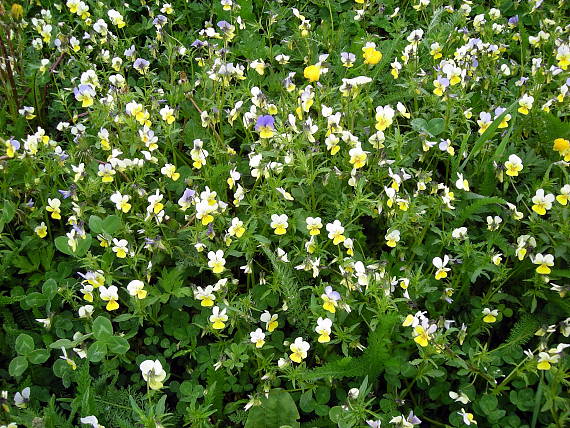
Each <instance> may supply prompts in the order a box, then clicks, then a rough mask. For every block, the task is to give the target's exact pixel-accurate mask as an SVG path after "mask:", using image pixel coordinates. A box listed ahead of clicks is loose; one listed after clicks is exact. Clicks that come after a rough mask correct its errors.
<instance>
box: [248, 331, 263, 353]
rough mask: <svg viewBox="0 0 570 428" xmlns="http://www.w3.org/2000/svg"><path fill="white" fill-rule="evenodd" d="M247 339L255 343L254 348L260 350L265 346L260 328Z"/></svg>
mask: <svg viewBox="0 0 570 428" xmlns="http://www.w3.org/2000/svg"><path fill="white" fill-rule="evenodd" d="M249 338H250V341H251V343H255V347H256V348H261V347H263V345H264V344H265V333H264V332H263V331H262V330H261V329H260V328H258V329H257V330H255V331H252V332H251V333H249Z"/></svg>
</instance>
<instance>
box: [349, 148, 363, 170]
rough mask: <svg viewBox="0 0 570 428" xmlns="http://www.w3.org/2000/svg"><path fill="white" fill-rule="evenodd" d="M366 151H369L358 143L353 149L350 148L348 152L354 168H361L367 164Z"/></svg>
mask: <svg viewBox="0 0 570 428" xmlns="http://www.w3.org/2000/svg"><path fill="white" fill-rule="evenodd" d="M366 153H367V152H365V151H364V150H362V147H361V146H360V144H358V145H357V146H356V147H353V148H352V149H350V151H349V152H348V154H349V156H350V161H349V162H350V164H351V165H352V166H353V168H355V169H359V168H362V167H363V166H364V165H366V158H367V154H366Z"/></svg>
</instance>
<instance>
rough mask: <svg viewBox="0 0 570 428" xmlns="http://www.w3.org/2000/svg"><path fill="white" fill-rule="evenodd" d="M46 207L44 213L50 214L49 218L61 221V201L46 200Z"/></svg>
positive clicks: (56, 199)
mask: <svg viewBox="0 0 570 428" xmlns="http://www.w3.org/2000/svg"><path fill="white" fill-rule="evenodd" d="M47 201H48V205H47V207H46V211H47V212H50V213H51V218H53V219H55V220H60V219H61V208H60V206H61V201H60V200H59V199H58V198H53V199H51V198H48V200H47Z"/></svg>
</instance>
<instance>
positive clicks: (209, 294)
mask: <svg viewBox="0 0 570 428" xmlns="http://www.w3.org/2000/svg"><path fill="white" fill-rule="evenodd" d="M194 298H195V299H197V300H200V306H204V307H210V306H214V300H216V296H215V295H214V287H213V286H211V285H208V286H206V288H202V287H196V290H194Z"/></svg>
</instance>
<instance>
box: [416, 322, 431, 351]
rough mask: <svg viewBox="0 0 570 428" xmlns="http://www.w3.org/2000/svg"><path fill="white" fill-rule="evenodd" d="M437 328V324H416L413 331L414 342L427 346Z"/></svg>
mask: <svg viewBox="0 0 570 428" xmlns="http://www.w3.org/2000/svg"><path fill="white" fill-rule="evenodd" d="M436 330H437V325H435V324H429V325H427V324H426V325H417V326H415V327H414V331H413V335H414V342H416V343H417V344H418V345H420V346H421V347H424V348H425V347H426V346H428V344H429V342H430V340H431V339H432V338H433V333H435V331H436Z"/></svg>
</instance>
